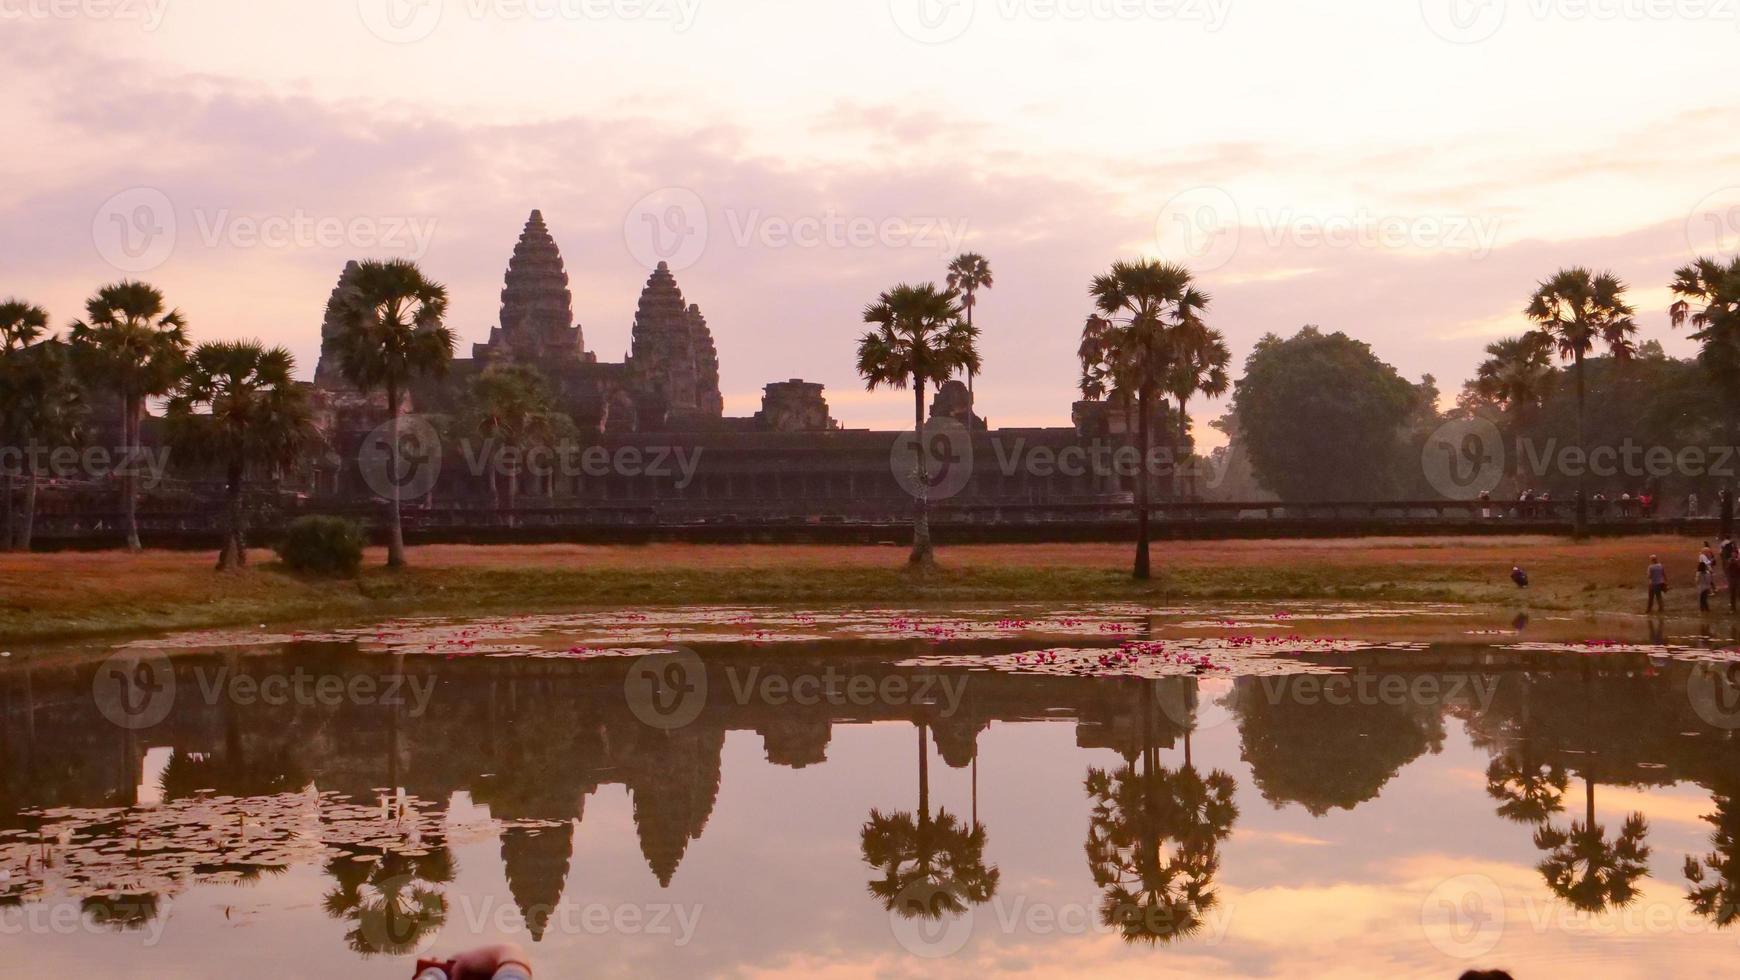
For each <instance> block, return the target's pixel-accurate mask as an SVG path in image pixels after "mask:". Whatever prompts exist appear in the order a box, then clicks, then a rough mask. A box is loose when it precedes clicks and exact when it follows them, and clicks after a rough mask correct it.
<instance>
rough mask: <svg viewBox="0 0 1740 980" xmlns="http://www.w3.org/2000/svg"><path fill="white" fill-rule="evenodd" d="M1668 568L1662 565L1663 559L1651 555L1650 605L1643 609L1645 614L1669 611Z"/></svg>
mask: <svg viewBox="0 0 1740 980" xmlns="http://www.w3.org/2000/svg"><path fill="white" fill-rule="evenodd" d="M1667 590H1668V584H1667V569H1666V568H1664V567H1662V563H1661V559H1660V558H1658V557H1656V556H1655V555H1650V556H1649V605H1647V606H1645V607H1644V609H1643V611H1644V614H1645V615H1648V614H1649V613H1651V612H1655V611H1657V610H1658V609H1659V610H1660V611H1661V612H1664V613H1665V612H1667Z"/></svg>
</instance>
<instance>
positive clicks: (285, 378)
mask: <svg viewBox="0 0 1740 980" xmlns="http://www.w3.org/2000/svg"><path fill="white" fill-rule="evenodd" d="M295 366H296V359H295V358H294V357H292V356H291V355H290V352H289V351H287V350H285V349H284V348H282V347H274V348H272V349H270V350H268V349H266V347H265V346H264V345H263V344H261V343H259V342H258V341H220V342H214V343H207V344H201V345H199V347H198V348H196V349H195V350H194V352H193V356H192V357H191V358H189V359H188V363H187V370H186V373H185V374H184V375H183V376H182V379H181V384H180V385H179V386H178V387H177V388H176V389H175V391H174V393H173V394H172V395H171V397H170V399H169V411H168V416H167V419H166V422H167V428H168V433H169V440H170V444H171V445H173V446H174V447H175V449H176V451H177V452H179V453H181V454H183V455H184V456H185V457H186V458H187V459H188V460H189V461H190V462H193V463H196V464H210V465H215V466H219V467H221V468H222V469H223V474H224V544H223V548H222V550H221V551H220V552H219V554H218V570H219V571H229V570H232V569H238V568H241V567H242V566H244V565H246V564H247V563H248V549H247V542H246V540H245V537H244V531H245V527H246V519H245V515H244V514H243V507H242V502H243V497H244V491H245V481H246V479H247V475H248V471H249V470H250V469H266V470H279V469H285V468H289V467H291V466H294V465H295V464H296V461H297V459H298V458H300V455H301V453H302V450H303V448H304V447H305V446H307V445H308V444H309V443H310V442H311V441H312V440H313V438H314V428H313V424H312V422H311V421H310V417H309V410H308V400H307V397H306V395H304V394H303V390H302V388H301V387H300V386H299V385H297V384H296V381H295V379H294V378H293V377H292V374H293V373H294V371H295Z"/></svg>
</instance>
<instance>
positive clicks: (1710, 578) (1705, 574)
mask: <svg viewBox="0 0 1740 980" xmlns="http://www.w3.org/2000/svg"><path fill="white" fill-rule="evenodd" d="M1713 572H1714V568H1713V567H1712V563H1710V562H1708V561H1705V560H1704V559H1703V557H1702V556H1700V557H1699V558H1698V611H1699V612H1709V611H1710V596H1711V594H1713V593H1714V592H1715V591H1716V581H1715V576H1714V575H1713V574H1712V573H1713Z"/></svg>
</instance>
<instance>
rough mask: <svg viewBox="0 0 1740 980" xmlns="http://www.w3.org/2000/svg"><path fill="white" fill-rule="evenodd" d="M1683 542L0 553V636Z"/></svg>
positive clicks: (976, 596)
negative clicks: (346, 557)
mask: <svg viewBox="0 0 1740 980" xmlns="http://www.w3.org/2000/svg"><path fill="white" fill-rule="evenodd" d="M1697 545H1698V542H1696V541H1693V540H1689V539H1684V538H1670V537H1656V538H1626V539H1606V540H1599V541H1591V542H1585V543H1575V542H1571V541H1568V540H1565V539H1561V538H1540V537H1509V538H1356V539H1325V540H1284V541H1188V542H1171V541H1168V542H1156V544H1155V546H1154V561H1155V567H1156V571H1157V576H1156V578H1155V580H1154V581H1153V582H1151V583H1135V582H1132V581H1130V579H1129V577H1128V567H1129V561H1130V553H1131V548H1130V546H1129V545H1127V544H1126V545H1114V544H1044V545H972V546H959V547H951V548H946V549H943V550H942V551H941V552H940V554H939V560H940V563H941V567H940V568H939V570H938V571H936V572H935V573H933V574H931V575H928V576H922V577H920V576H913V575H910V574H908V573H907V572H906V571H905V569H904V560H905V551H904V549H901V548H892V547H875V546H832V545H814V546H795V545H737V546H733V545H686V544H654V545H645V546H588V545H519V546H472V545H436V546H429V547H424V548H417V549H413V551H412V553H411V563H412V567H411V568H409V569H407V570H405V571H403V572H401V573H397V574H394V573H390V572H388V571H386V570H385V569H383V568H380V567H378V566H379V565H380V563H381V562H382V561H383V559H384V555H382V554H381V553H380V552H378V551H374V552H371V553H370V555H369V557H368V562H369V567H368V568H367V570H366V571H365V572H364V574H363V575H362V576H361V577H360V578H358V579H355V580H350V581H316V580H308V579H302V578H298V577H296V576H293V575H290V574H288V573H287V572H285V571H283V570H282V569H281V568H280V567H278V566H277V565H275V564H274V563H273V561H272V556H271V555H270V554H269V553H266V552H257V553H255V554H253V555H252V560H253V562H254V565H253V567H251V568H250V569H249V570H248V571H246V572H244V573H242V574H236V575H220V574H218V573H216V572H214V571H212V568H211V565H212V556H211V555H208V554H204V553H183V552H161V551H152V552H146V553H144V554H140V555H128V554H124V553H120V552H103V553H63V554H47V555H17V554H0V639H3V640H6V641H8V642H18V641H23V640H30V639H48V638H54V637H67V636H79V635H95V634H104V633H115V632H126V631H136V630H149V629H166V628H192V627H205V626H222V625H233V624H237V623H250V622H267V621H271V622H285V621H316V620H323V621H329V620H335V619H343V618H355V617H366V616H379V615H393V614H399V613H405V612H414V611H439V612H452V613H460V614H463V613H469V612H481V611H486V610H497V611H499V610H504V609H516V610H527V611H531V610H551V609H560V608H564V607H576V606H584V605H597V604H627V605H649V604H679V603H719V602H753V603H770V602H782V601H787V602H805V603H863V602H888V601H896V602H925V601H937V602H949V601H956V602H958V601H986V600H990V601H1004V600H1007V601H1074V600H1091V599H1110V600H1117V599H1167V600H1179V599H1262V600H1284V599H1312V598H1342V599H1385V600H1408V599H1415V600H1435V601H1456V602H1470V603H1481V604H1488V605H1492V606H1495V607H1496V606H1500V605H1502V606H1505V607H1507V608H1509V607H1514V606H1516V605H1517V604H1518V602H1519V599H1522V598H1523V597H1521V596H1519V595H1518V594H1517V592H1516V590H1515V589H1514V588H1513V587H1512V586H1511V584H1510V582H1509V580H1508V574H1509V571H1510V565H1511V562H1512V561H1513V560H1514V561H1521V562H1522V563H1523V565H1524V566H1525V567H1526V568H1527V569H1528V570H1529V573H1530V575H1531V576H1532V577H1533V579H1534V587H1533V588H1531V589H1530V590H1529V592H1528V593H1527V596H1526V603H1527V604H1528V605H1529V606H1531V607H1534V608H1540V609H1587V610H1612V609H1629V608H1630V606H1631V605H1634V604H1636V605H1641V602H1642V597H1641V591H1640V589H1641V586H1640V583H1641V582H1642V579H1643V569H1644V566H1645V565H1646V564H1647V561H1648V557H1649V555H1650V554H1652V553H1659V554H1661V555H1662V557H1663V560H1664V561H1665V562H1666V564H1667V566H1668V569H1669V573H1670V578H1672V579H1674V581H1675V584H1676V585H1678V586H1679V589H1678V591H1676V592H1675V593H1674V595H1675V598H1676V599H1677V600H1679V601H1681V602H1684V601H1686V600H1687V598H1688V596H1687V595H1686V586H1688V585H1689V582H1688V581H1687V579H1688V578H1689V572H1690V569H1691V567H1692V563H1693V555H1694V554H1695V550H1696V547H1697Z"/></svg>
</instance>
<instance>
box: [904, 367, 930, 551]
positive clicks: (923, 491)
mask: <svg viewBox="0 0 1740 980" xmlns="http://www.w3.org/2000/svg"><path fill="white" fill-rule="evenodd" d="M912 404H913V410H912V420H913V421H912V434H913V440H912V446H913V453H914V454H915V455H916V456H917V457H918V459H917V462H918V499H917V501H916V502H915V504H914V507H913V515H912V556H911V557H910V558H908V559H907V564H909V565H914V566H918V567H921V568H923V567H927V566H929V565H932V564H934V563H935V561H936V550H935V548H933V547H932V546H931V542H930V465H929V461H928V460H926V459H925V455H924V382H923V380H921V379H920V378H919V376H918V375H917V374H916V373H914V374H913V376H912Z"/></svg>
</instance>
